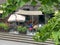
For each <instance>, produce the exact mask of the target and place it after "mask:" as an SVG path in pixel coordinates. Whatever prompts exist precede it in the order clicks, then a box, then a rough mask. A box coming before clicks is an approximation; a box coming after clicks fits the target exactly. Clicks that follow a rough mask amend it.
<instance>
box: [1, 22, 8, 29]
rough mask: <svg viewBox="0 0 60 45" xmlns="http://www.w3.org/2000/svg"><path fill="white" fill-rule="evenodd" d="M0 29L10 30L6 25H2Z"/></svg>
mask: <svg viewBox="0 0 60 45" xmlns="http://www.w3.org/2000/svg"><path fill="white" fill-rule="evenodd" d="M0 28H2V29H4V30H8V29H9V26H8V25H7V24H5V23H0Z"/></svg>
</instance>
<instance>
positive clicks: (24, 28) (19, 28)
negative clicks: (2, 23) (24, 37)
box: [17, 26, 27, 32]
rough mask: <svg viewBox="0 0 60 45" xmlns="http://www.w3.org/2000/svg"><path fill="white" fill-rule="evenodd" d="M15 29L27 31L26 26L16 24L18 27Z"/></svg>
mask: <svg viewBox="0 0 60 45" xmlns="http://www.w3.org/2000/svg"><path fill="white" fill-rule="evenodd" d="M17 30H18V31H19V32H26V31H27V28H26V27H23V26H18V27H17Z"/></svg>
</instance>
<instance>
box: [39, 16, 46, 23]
mask: <svg viewBox="0 0 60 45" xmlns="http://www.w3.org/2000/svg"><path fill="white" fill-rule="evenodd" d="M39 23H40V24H44V23H45V16H44V15H39Z"/></svg>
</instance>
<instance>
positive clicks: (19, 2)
mask: <svg viewBox="0 0 60 45" xmlns="http://www.w3.org/2000/svg"><path fill="white" fill-rule="evenodd" d="M28 1H30V0H7V2H6V3H4V4H2V8H3V11H4V12H3V16H2V18H5V17H7V16H8V15H10V14H11V13H13V12H14V11H16V10H17V9H18V8H20V7H22V6H23V5H25V4H26V3H27V2H28Z"/></svg>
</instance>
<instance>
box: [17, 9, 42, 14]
mask: <svg viewBox="0 0 60 45" xmlns="http://www.w3.org/2000/svg"><path fill="white" fill-rule="evenodd" d="M16 13H17V14H23V15H42V12H41V11H24V10H19V11H17V12H16Z"/></svg>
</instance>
